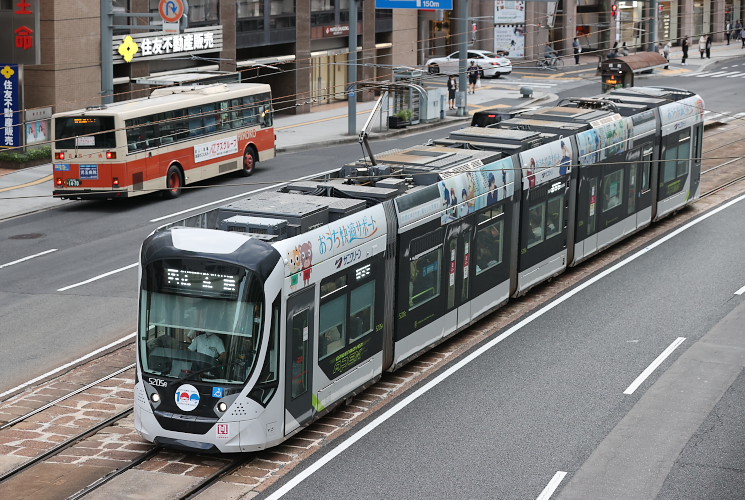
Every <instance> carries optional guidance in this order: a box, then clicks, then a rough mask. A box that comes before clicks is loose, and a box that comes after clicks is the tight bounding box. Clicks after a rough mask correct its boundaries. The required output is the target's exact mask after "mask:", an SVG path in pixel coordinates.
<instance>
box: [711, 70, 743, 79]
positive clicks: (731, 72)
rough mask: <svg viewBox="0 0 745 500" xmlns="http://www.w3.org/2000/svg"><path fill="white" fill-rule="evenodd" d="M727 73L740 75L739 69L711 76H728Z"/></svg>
mask: <svg viewBox="0 0 745 500" xmlns="http://www.w3.org/2000/svg"><path fill="white" fill-rule="evenodd" d="M729 75H737V76H740V75H742V73H741V72H740V71H729V72H727V73H722V74H721V75H713V76H711V77H712V78H720V77H722V76H729Z"/></svg>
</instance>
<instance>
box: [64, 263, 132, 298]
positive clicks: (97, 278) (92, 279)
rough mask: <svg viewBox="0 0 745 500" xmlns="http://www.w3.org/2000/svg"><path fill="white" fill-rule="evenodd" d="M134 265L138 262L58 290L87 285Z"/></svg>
mask: <svg viewBox="0 0 745 500" xmlns="http://www.w3.org/2000/svg"><path fill="white" fill-rule="evenodd" d="M133 267H137V262H135V263H134V264H130V265H128V266H124V267H120V268H119V269H114V270H113V271H109V272H108V273H103V274H99V275H98V276H95V277H93V278H91V279H89V280H85V281H81V282H80V283H75V284H74V285H69V286H65V287H62V288H59V289H58V290H57V291H58V292H64V291H65V290H69V289H70V288H75V287H77V286H81V285H87V284H88V283H93V282H94V281H97V280H100V279H101V278H105V277H106V276H111V275H112V274H116V273H120V272H122V271H126V270H127V269H132V268H133Z"/></svg>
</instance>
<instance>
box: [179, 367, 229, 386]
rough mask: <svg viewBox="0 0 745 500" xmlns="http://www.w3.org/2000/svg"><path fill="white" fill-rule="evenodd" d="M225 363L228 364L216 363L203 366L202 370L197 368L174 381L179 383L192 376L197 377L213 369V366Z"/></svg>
mask: <svg viewBox="0 0 745 500" xmlns="http://www.w3.org/2000/svg"><path fill="white" fill-rule="evenodd" d="M223 365H225V366H226V367H227V366H228V365H227V364H225V363H215V364H214V365H210V366H208V367H207V368H202V369H201V370H196V371H192V372H189V373H187V374H186V375H184V376H183V377H181V378H180V379H178V380H176V382H174V383H176V384H178V383H181V382H184V381H186V380H189V379H191V378H192V377H195V376H197V375H201V374H202V373H204V372H208V371H210V370H212V369H213V368H217V367H219V366H223Z"/></svg>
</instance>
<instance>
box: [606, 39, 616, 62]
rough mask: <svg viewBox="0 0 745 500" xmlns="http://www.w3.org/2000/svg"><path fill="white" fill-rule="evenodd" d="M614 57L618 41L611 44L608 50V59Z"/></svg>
mask: <svg viewBox="0 0 745 500" xmlns="http://www.w3.org/2000/svg"><path fill="white" fill-rule="evenodd" d="M614 57H618V42H615V43H614V44H613V47H611V49H610V52H608V59H612V58H614Z"/></svg>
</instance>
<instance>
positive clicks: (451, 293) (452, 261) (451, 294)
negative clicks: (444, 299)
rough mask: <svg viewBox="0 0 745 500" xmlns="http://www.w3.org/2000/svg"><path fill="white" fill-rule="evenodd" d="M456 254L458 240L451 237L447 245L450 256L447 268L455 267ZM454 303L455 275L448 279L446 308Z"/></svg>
mask: <svg viewBox="0 0 745 500" xmlns="http://www.w3.org/2000/svg"><path fill="white" fill-rule="evenodd" d="M457 254H458V240H457V239H456V238H453V239H451V240H450V244H449V245H448V255H449V256H450V265H449V266H448V269H455V260H456V257H455V256H456V255H457ZM454 305H455V277H453V279H451V280H448V309H450V308H451V307H453V306H454Z"/></svg>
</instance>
